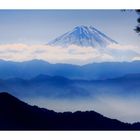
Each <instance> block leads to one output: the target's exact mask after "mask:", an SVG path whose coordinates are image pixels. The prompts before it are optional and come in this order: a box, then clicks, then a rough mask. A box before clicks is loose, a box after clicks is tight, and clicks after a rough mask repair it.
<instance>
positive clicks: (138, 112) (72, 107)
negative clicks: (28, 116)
mask: <svg viewBox="0 0 140 140" xmlns="http://www.w3.org/2000/svg"><path fill="white" fill-rule="evenodd" d="M24 101H26V102H27V103H29V104H31V105H37V106H39V107H43V108H47V109H50V110H54V111H56V112H65V111H71V112H74V111H78V110H80V111H87V110H94V111H96V112H98V113H101V114H102V115H104V116H106V117H109V118H113V119H118V120H120V121H123V122H130V123H133V122H140V97H138V98H136V97H135V98H130V97H129V98H121V97H105V96H103V97H98V98H96V99H85V100H84V99H83V100H68V99H47V98H34V99H33V98H32V99H24Z"/></svg>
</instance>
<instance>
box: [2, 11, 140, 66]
mask: <svg viewBox="0 0 140 140" xmlns="http://www.w3.org/2000/svg"><path fill="white" fill-rule="evenodd" d="M137 18H138V15H137V13H136V12H135V11H133V10H128V11H125V12H123V11H122V10H0V59H3V60H10V61H28V60H33V59H41V60H45V61H48V62H50V63H70V64H76V65H77V64H78V65H84V64H87V63H93V62H104V61H111V62H114V61H119V62H120V61H134V60H140V45H139V44H140V43H139V42H140V36H139V35H138V34H137V33H136V32H135V31H134V28H135V26H136V25H137ZM81 25H85V26H93V27H95V28H96V29H98V30H99V31H101V32H103V33H104V34H106V35H107V36H109V37H110V38H112V39H113V40H115V41H116V42H118V43H119V44H117V45H116V44H112V45H110V46H107V47H106V48H97V47H90V46H89V47H86V46H85V47H84V46H83V47H79V46H74V45H71V46H69V47H62V46H59V47H52V46H48V45H46V44H47V43H48V42H50V41H51V40H53V39H55V38H56V37H58V36H60V35H62V34H64V33H65V32H68V31H71V30H73V28H74V27H76V26H81Z"/></svg>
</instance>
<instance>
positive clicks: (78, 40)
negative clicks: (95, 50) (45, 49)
mask: <svg viewBox="0 0 140 140" xmlns="http://www.w3.org/2000/svg"><path fill="white" fill-rule="evenodd" d="M113 43H115V44H116V43H117V42H116V41H114V40H112V39H111V38H109V37H108V36H106V35H105V34H103V33H102V32H100V31H98V30H97V29H95V28H94V27H92V26H90V27H87V26H77V27H75V28H74V29H73V30H72V31H70V32H67V33H65V34H63V35H62V36H60V37H57V38H56V39H54V40H52V41H50V42H49V43H48V45H51V46H70V45H77V46H86V47H88V46H91V47H106V46H108V45H110V44H113Z"/></svg>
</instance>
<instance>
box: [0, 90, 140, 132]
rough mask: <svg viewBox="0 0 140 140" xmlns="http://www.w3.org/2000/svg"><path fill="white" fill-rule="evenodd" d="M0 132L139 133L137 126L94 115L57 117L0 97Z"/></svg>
mask: <svg viewBox="0 0 140 140" xmlns="http://www.w3.org/2000/svg"><path fill="white" fill-rule="evenodd" d="M0 114H1V115H0V123H1V125H0V130H140V123H134V124H129V123H123V122H121V121H118V120H116V119H110V118H107V117H105V116H103V115H101V114H99V113H97V112H95V111H86V112H81V111H77V112H74V113H71V112H64V113H56V112H54V111H52V110H48V109H45V108H39V107H37V106H31V105H28V104H26V103H24V102H22V101H20V100H19V99H17V98H16V97H14V96H11V95H10V94H9V93H6V92H3V93H0Z"/></svg>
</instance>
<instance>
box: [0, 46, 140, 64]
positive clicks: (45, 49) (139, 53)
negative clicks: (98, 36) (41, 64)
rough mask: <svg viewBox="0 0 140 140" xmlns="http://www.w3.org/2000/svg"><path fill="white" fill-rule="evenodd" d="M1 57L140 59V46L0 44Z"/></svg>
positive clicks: (53, 60) (65, 60) (59, 60)
mask: <svg viewBox="0 0 140 140" xmlns="http://www.w3.org/2000/svg"><path fill="white" fill-rule="evenodd" d="M0 59H3V60H10V61H27V60H32V59H41V60H45V61H48V62H50V63H70V64H78V65H83V64H87V63H92V62H105V61H133V60H140V47H137V46H122V45H110V46H108V47H106V48H99V47H94V48H93V47H79V46H74V45H71V46H69V47H59V46H57V47H52V46H47V45H25V44H7V45H0Z"/></svg>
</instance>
